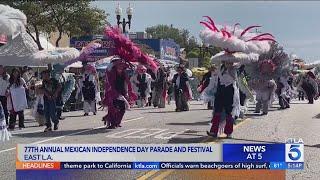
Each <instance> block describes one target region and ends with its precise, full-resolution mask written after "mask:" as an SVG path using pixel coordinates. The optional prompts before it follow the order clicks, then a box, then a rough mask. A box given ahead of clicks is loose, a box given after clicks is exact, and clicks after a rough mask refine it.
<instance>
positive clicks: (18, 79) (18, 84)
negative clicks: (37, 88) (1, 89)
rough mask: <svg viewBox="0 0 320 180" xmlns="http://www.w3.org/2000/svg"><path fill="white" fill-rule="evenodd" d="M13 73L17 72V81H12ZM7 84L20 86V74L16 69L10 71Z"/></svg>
mask: <svg viewBox="0 0 320 180" xmlns="http://www.w3.org/2000/svg"><path fill="white" fill-rule="evenodd" d="M14 72H18V78H17V79H14V75H13V74H14ZM9 83H10V84H11V85H12V84H14V83H15V84H16V86H20V85H21V72H20V71H19V70H18V69H17V68H14V69H12V71H11V74H10V79H9Z"/></svg>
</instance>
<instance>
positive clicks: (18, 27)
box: [0, 4, 27, 36]
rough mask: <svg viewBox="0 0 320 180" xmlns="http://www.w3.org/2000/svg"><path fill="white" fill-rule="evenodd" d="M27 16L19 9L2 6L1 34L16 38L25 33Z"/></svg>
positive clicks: (0, 18) (0, 16)
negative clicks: (17, 35) (15, 36)
mask: <svg viewBox="0 0 320 180" xmlns="http://www.w3.org/2000/svg"><path fill="white" fill-rule="evenodd" d="M26 24H27V17H26V15H25V14H24V13H23V12H21V11H20V10H18V9H14V8H12V7H10V6H7V5H2V4H0V33H1V34H5V35H7V36H14V35H16V34H17V33H19V32H21V31H25V25H26Z"/></svg>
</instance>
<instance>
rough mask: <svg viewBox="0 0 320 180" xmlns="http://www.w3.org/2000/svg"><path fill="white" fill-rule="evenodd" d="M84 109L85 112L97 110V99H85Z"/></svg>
mask: <svg viewBox="0 0 320 180" xmlns="http://www.w3.org/2000/svg"><path fill="white" fill-rule="evenodd" d="M83 110H84V112H85V113H89V112H94V113H95V112H97V108H96V101H84V103H83Z"/></svg>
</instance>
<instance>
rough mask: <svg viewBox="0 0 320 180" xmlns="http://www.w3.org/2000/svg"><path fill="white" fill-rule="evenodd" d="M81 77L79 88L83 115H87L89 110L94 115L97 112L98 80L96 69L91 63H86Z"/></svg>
mask: <svg viewBox="0 0 320 180" xmlns="http://www.w3.org/2000/svg"><path fill="white" fill-rule="evenodd" d="M84 68H85V71H84V74H83V77H82V79H81V81H80V89H81V91H82V95H83V99H84V102H83V110H84V116H88V115H89V112H92V113H93V114H94V115H96V114H97V107H96V103H97V97H96V95H97V93H98V80H97V76H96V73H97V72H96V69H95V67H94V66H93V65H91V64H87V65H86V66H85V67H84Z"/></svg>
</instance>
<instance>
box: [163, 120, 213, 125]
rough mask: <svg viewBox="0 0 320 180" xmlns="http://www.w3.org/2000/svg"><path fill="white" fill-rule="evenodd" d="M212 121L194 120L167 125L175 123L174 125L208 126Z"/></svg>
mask: <svg viewBox="0 0 320 180" xmlns="http://www.w3.org/2000/svg"><path fill="white" fill-rule="evenodd" d="M209 123H210V121H199V122H192V123H167V124H166V125H174V126H197V125H200V126H208V125H209Z"/></svg>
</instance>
